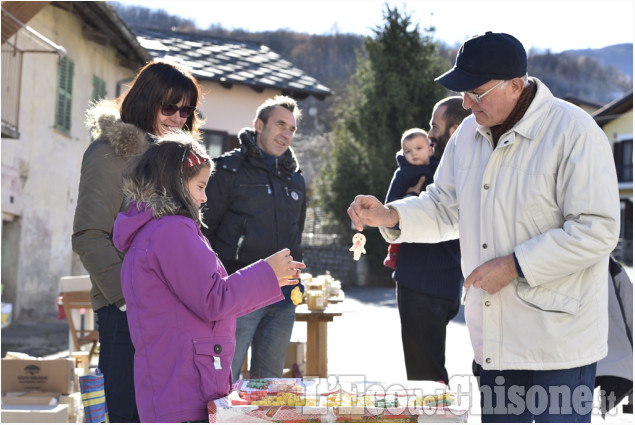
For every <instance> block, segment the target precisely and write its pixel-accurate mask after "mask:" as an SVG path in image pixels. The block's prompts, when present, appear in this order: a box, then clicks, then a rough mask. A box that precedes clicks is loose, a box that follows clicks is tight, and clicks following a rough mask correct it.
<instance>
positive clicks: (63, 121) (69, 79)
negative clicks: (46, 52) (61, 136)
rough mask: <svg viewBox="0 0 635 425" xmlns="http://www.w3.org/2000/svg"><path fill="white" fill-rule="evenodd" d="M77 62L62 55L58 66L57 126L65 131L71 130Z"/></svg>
mask: <svg viewBox="0 0 635 425" xmlns="http://www.w3.org/2000/svg"><path fill="white" fill-rule="evenodd" d="M74 67H75V64H74V63H73V60H72V59H70V58H69V57H68V56H62V57H61V58H60V60H59V64H58V67H57V102H56V105H55V128H57V129H58V130H61V131H63V132H65V133H68V132H70V130H71V106H72V100H73V73H74Z"/></svg>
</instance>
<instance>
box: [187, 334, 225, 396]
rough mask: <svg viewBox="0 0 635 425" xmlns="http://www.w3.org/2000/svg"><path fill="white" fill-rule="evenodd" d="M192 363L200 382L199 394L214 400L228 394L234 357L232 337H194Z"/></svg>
mask: <svg viewBox="0 0 635 425" xmlns="http://www.w3.org/2000/svg"><path fill="white" fill-rule="evenodd" d="M192 343H193V344H194V365H195V366H196V370H197V371H198V374H199V377H200V382H201V388H200V391H201V394H202V395H203V397H204V398H205V399H206V400H208V401H209V400H215V399H217V398H220V397H223V396H225V395H227V394H229V390H230V389H231V380H232V376H231V362H232V358H233V357H234V345H235V342H234V339H233V338H232V337H222V336H221V337H214V338H196V339H194V340H193V341H192Z"/></svg>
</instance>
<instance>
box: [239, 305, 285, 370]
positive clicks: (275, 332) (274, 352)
mask: <svg viewBox="0 0 635 425" xmlns="http://www.w3.org/2000/svg"><path fill="white" fill-rule="evenodd" d="M294 322H295V305H294V304H292V303H290V302H284V301H281V302H278V303H275V304H271V305H268V306H266V307H263V308H261V309H259V310H256V311H253V312H251V313H249V314H247V315H245V316H242V317H239V318H238V320H236V351H235V352H234V359H233V360H232V375H233V377H234V378H233V379H234V382H235V381H237V380H238V377H239V374H240V369H241V367H242V365H243V361H244V360H245V356H246V355H247V350H248V349H249V344H251V365H250V367H249V377H250V378H282V369H283V368H284V362H285V359H286V357H287V348H289V340H290V339H291V331H292V330H293V323H294Z"/></svg>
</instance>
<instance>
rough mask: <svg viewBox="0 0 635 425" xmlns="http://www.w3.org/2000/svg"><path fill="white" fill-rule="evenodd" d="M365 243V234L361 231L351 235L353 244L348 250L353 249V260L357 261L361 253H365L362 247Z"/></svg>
mask: <svg viewBox="0 0 635 425" xmlns="http://www.w3.org/2000/svg"><path fill="white" fill-rule="evenodd" d="M365 244H366V236H364V235H362V234H361V233H355V235H354V236H353V246H352V247H351V248H350V249H349V251H353V259H354V260H356V261H357V260H359V257H360V256H361V255H362V254H366V250H365V249H364V245H365Z"/></svg>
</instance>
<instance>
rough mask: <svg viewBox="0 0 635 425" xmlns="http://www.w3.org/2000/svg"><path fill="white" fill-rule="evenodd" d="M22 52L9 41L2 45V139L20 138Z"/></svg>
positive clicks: (0, 95)
mask: <svg viewBox="0 0 635 425" xmlns="http://www.w3.org/2000/svg"><path fill="white" fill-rule="evenodd" d="M23 54H24V52H22V51H21V50H20V49H18V48H17V47H16V46H15V45H14V44H12V43H11V42H9V41H7V42H5V43H3V44H2V82H1V88H2V91H1V94H0V97H1V98H2V137H10V138H18V137H20V132H19V129H20V125H19V124H20V122H19V118H20V84H21V80H22V78H21V77H22V55H23Z"/></svg>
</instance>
